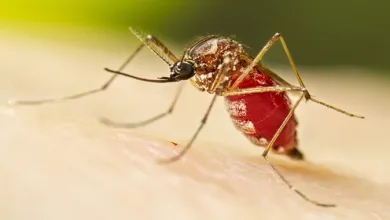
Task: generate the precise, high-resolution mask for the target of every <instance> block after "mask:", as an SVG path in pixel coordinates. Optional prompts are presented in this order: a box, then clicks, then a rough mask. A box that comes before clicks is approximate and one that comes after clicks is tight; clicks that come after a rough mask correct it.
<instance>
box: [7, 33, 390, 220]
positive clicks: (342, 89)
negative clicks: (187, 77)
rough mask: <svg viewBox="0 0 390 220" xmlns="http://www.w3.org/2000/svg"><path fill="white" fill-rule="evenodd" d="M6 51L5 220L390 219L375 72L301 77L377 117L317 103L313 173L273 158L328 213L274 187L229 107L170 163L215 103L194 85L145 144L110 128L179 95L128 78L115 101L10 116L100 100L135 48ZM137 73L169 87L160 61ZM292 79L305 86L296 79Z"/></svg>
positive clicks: (311, 127)
mask: <svg viewBox="0 0 390 220" xmlns="http://www.w3.org/2000/svg"><path fill="white" fill-rule="evenodd" d="M0 39H1V40H0V48H2V50H0V57H1V62H2V65H1V66H0V71H1V74H2V76H3V77H2V78H3V79H4V80H2V82H1V88H2V92H1V94H0V98H1V100H2V102H3V103H4V105H3V106H1V108H0V118H1V122H2V123H1V124H0V126H1V128H2V129H1V130H2V134H1V135H0V178H1V180H2V184H1V186H2V187H1V188H0V218H1V219H390V208H389V207H390V186H389V183H390V177H389V175H388V168H386V167H388V166H389V163H390V162H389V161H390V160H388V158H389V156H388V155H389V153H390V150H389V148H388V147H387V146H388V144H387V142H388V141H387V135H386V134H387V130H388V126H389V125H390V116H389V115H388V114H387V112H389V110H390V109H389V108H390V105H389V103H388V101H387V102H386V101H385V100H384V99H385V96H383V94H389V92H390V91H389V90H390V89H389V87H388V82H386V80H383V79H377V78H375V77H372V76H371V77H369V76H370V74H369V73H368V72H366V71H356V70H345V69H343V70H327V72H328V71H332V72H334V73H337V72H341V71H343V75H340V76H338V75H337V74H334V75H332V74H331V75H321V74H305V73H308V72H312V73H313V72H314V73H315V72H318V73H320V71H321V70H310V69H304V68H301V72H302V75H303V78H304V80H305V82H306V85H307V86H308V88H309V91H311V93H312V94H313V95H314V96H315V97H317V98H318V99H322V100H324V101H328V102H330V103H332V104H334V105H337V106H338V107H341V108H346V109H347V110H349V111H352V112H354V113H355V112H356V113H359V114H363V115H365V116H366V117H367V118H366V119H364V120H360V119H353V118H349V117H346V116H344V115H341V114H339V113H337V112H333V111H331V110H329V109H326V108H324V107H321V106H319V105H316V104H314V103H307V104H305V103H303V104H302V105H301V106H299V107H298V110H297V117H298V120H299V126H298V128H297V129H298V136H299V143H300V147H299V148H300V149H301V150H302V151H303V152H304V153H305V155H306V158H307V160H306V161H304V162H295V161H291V160H289V159H288V158H284V157H280V156H275V155H271V156H270V160H271V161H272V162H273V163H274V164H275V165H276V166H277V167H278V168H280V170H281V172H282V173H283V174H284V175H285V177H286V178H287V179H288V180H289V181H290V182H291V183H293V185H294V186H295V187H296V188H298V189H300V190H301V191H302V192H304V193H305V194H307V195H308V196H309V197H310V198H312V199H314V200H318V201H321V202H325V203H335V204H336V205H337V207H336V208H320V207H315V206H314V205H312V204H310V203H308V202H305V201H303V200H302V199H301V198H300V197H298V196H297V195H296V194H295V193H294V192H292V191H290V190H289V189H288V188H287V187H286V186H285V185H284V183H283V182H281V181H280V180H279V179H278V177H276V176H275V175H274V174H273V173H272V171H271V169H270V167H269V166H268V165H267V164H266V163H265V161H264V159H263V158H262V157H261V153H262V150H263V148H259V147H256V146H254V145H252V144H251V143H250V142H249V141H247V140H246V139H245V138H244V137H243V136H242V135H241V134H240V133H239V132H238V131H237V130H235V128H234V127H233V125H232V123H231V122H230V121H229V117H228V115H227V112H226V111H225V109H224V104H223V99H222V98H220V99H219V100H218V101H217V103H216V105H215V108H214V109H213V110H212V113H211V115H210V120H209V121H208V123H207V125H206V127H205V129H204V130H203V131H202V133H201V134H200V136H199V139H197V141H196V142H195V143H194V146H193V148H192V149H191V150H190V151H189V153H188V154H186V155H185V157H184V158H182V160H180V161H178V162H176V163H173V164H169V165H161V164H158V163H156V160H157V159H161V158H167V157H170V156H172V155H174V154H175V151H179V150H180V149H181V148H183V147H184V146H185V144H186V143H187V141H188V140H189V139H190V137H191V135H192V134H193V132H194V131H195V129H196V128H197V126H198V125H199V123H200V119H201V118H202V116H203V113H204V112H205V111H206V108H207V105H208V102H209V101H210V100H211V96H210V95H208V94H206V93H200V92H198V91H196V89H194V88H192V87H191V85H189V84H188V85H186V87H185V89H184V92H183V94H182V96H181V97H180V99H179V102H178V105H177V108H176V109H175V111H174V113H173V114H172V115H170V116H169V117H167V118H165V119H162V120H161V121H158V122H156V123H154V124H152V125H150V126H148V127H145V128H141V129H137V130H128V129H117V128H112V127H108V126H105V125H102V124H101V123H99V121H98V119H99V118H100V117H102V116H104V117H108V118H111V119H113V120H116V121H123V122H124V121H129V122H134V121H140V120H142V119H146V118H148V117H150V116H153V115H155V114H158V113H160V112H162V111H164V110H166V109H167V108H168V107H169V104H170V100H171V99H172V98H173V96H174V93H175V90H176V87H177V85H174V84H172V85H155V84H147V83H144V82H136V81H134V80H131V79H127V78H124V77H119V78H118V80H117V81H116V82H115V83H114V84H113V85H112V87H111V88H109V89H108V90H107V91H106V92H104V93H98V94H96V95H93V96H90V97H86V98H83V99H79V100H74V101H67V102H63V103H58V104H50V105H41V106H7V105H6V104H5V103H6V102H7V100H9V99H11V98H13V99H16V98H24V99H34V98H35V99H36V98H50V97H59V96H61V95H68V94H72V93H76V92H80V91H84V90H87V89H92V88H94V87H97V86H99V85H100V83H102V82H104V81H105V80H106V79H107V78H108V77H109V76H110V75H109V73H106V72H104V71H103V70H102V68H103V67H106V66H107V67H111V68H116V66H119V65H120V62H121V61H122V60H124V58H125V57H126V56H127V54H128V53H129V52H130V51H129V49H131V48H135V46H133V45H135V44H132V46H131V47H130V46H129V47H128V48H125V47H116V48H117V49H118V50H117V51H116V52H115V53H114V51H115V50H114V49H110V50H109V51H106V50H105V48H107V47H106V46H105V47H102V48H101V49H99V48H97V47H95V46H91V44H88V42H85V45H77V46H69V45H64V43H65V42H59V41H49V40H47V39H43V40H42V39H39V38H38V37H35V38H33V37H31V36H30V37H26V36H22V35H20V34H15V33H6V32H2V33H1V34H0ZM68 44H69V43H68ZM115 46H116V45H115V44H113V47H115ZM126 71H127V72H132V73H133V74H136V75H142V76H146V77H157V76H165V75H167V74H168V68H167V67H166V66H165V65H164V63H163V62H161V61H160V60H158V58H155V57H153V54H152V53H149V52H148V51H147V50H145V51H143V52H142V54H141V55H140V57H139V58H137V59H136V60H134V63H133V65H132V66H131V67H129V68H128V69H126ZM280 72H281V73H282V76H283V77H285V78H287V79H288V80H294V78H293V75H292V73H291V71H290V70H289V69H283V70H280ZM348 73H349V74H348ZM325 76H326V77H325ZM357 76H358V77H357ZM363 88H364V89H363ZM381 97H382V98H381ZM294 100H295V98H294ZM171 141H174V142H176V143H178V145H177V146H175V145H174V144H172V143H171Z"/></svg>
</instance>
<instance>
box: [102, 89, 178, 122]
mask: <svg viewBox="0 0 390 220" xmlns="http://www.w3.org/2000/svg"><path fill="white" fill-rule="evenodd" d="M183 87H184V83H180V85H179V88H178V90H177V92H176V95H175V97H174V99H173V101H172V103H171V105H170V107H169V108H168V110H167V111H165V112H163V113H160V114H157V115H155V116H153V117H151V118H149V119H146V120H144V121H140V122H136V123H120V122H114V121H111V120H110V119H107V118H101V119H100V121H101V122H102V123H103V124H105V125H108V126H112V127H118V128H137V127H141V126H145V125H148V124H150V123H152V122H155V121H157V120H159V119H161V118H164V117H165V116H167V115H170V114H171V113H172V112H173V110H174V109H175V106H176V103H177V100H178V99H179V96H180V94H181V92H182V90H183Z"/></svg>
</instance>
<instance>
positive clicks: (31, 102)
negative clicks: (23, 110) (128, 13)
mask: <svg viewBox="0 0 390 220" xmlns="http://www.w3.org/2000/svg"><path fill="white" fill-rule="evenodd" d="M143 47H144V44H141V45H140V46H139V47H138V48H137V49H136V50H135V51H134V52H133V53H132V54H131V55H130V56H129V57H128V58H127V59H126V61H125V62H124V63H123V64H122V65H121V66H120V67H119V69H118V71H121V70H123V69H124V68H125V67H126V66H127V65H128V64H129V63H130V62H131V61H132V60H133V58H134V57H135V56H136V55H137V54H138V53H139V51H141V49H142V48H143ZM117 76H118V75H117V74H114V75H113V76H111V77H110V78H109V79H108V80H107V82H105V83H104V84H103V85H102V86H100V87H99V88H96V89H91V90H89V91H85V92H81V93H77V94H73V95H69V96H65V97H61V98H53V99H41V100H10V101H8V104H9V105H41V104H47V103H55V102H61V101H65V100H72V99H78V98H81V97H84V96H88V95H92V94H95V93H98V92H102V91H104V90H106V89H107V88H108V87H109V86H110V85H111V84H112V82H113V81H114V80H115V78H116V77H117Z"/></svg>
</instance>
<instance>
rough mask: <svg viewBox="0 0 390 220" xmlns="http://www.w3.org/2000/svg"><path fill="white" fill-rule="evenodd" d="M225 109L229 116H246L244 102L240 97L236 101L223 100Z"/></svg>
mask: <svg viewBox="0 0 390 220" xmlns="http://www.w3.org/2000/svg"><path fill="white" fill-rule="evenodd" d="M225 104H226V108H227V111H228V112H229V114H230V115H231V116H246V112H247V109H246V103H245V100H243V99H241V100H238V101H229V100H226V101H225Z"/></svg>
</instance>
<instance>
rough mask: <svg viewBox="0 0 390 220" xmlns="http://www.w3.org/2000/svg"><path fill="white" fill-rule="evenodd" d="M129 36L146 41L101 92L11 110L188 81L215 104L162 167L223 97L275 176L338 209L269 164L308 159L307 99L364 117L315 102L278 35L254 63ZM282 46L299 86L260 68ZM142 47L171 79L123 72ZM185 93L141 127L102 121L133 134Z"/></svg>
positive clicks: (225, 48)
mask: <svg viewBox="0 0 390 220" xmlns="http://www.w3.org/2000/svg"><path fill="white" fill-rule="evenodd" d="M130 30H131V31H132V32H133V34H134V35H135V36H137V37H138V38H139V39H140V40H141V41H142V44H141V45H140V46H139V47H138V48H137V49H136V50H135V52H134V53H132V54H131V55H130V56H129V58H128V59H127V60H126V61H125V63H124V64H122V65H121V67H120V68H119V69H118V70H111V69H108V68H106V71H109V72H111V73H114V74H113V75H112V76H111V78H110V79H109V80H108V81H107V82H106V83H105V84H103V85H102V86H101V87H100V88H97V89H93V90H89V91H86V92H83V93H79V94H75V95H71V96H66V97H63V98H59V99H46V100H37V101H15V102H13V104H19V105H34V104H43V103H49V102H58V101H63V100H68V99H77V98H80V97H83V96H87V95H90V94H94V93H97V92H100V91H104V90H105V89H107V88H108V87H109V86H110V85H111V84H112V82H113V81H114V79H115V78H116V77H117V76H118V75H122V76H127V77H130V78H133V79H137V80H141V81H145V82H152V83H175V82H180V81H186V80H189V81H190V82H191V84H192V85H193V86H195V87H196V88H197V89H198V90H200V91H203V92H208V93H210V94H213V98H212V100H211V103H210V105H209V107H208V109H207V110H206V113H205V114H204V116H203V119H202V121H201V124H200V125H199V127H198V129H197V130H196V132H195V133H194V135H193V136H192V138H191V139H190V141H189V142H188V144H187V145H186V146H185V147H184V148H183V149H182V150H181V151H180V152H179V153H178V154H177V155H175V156H173V157H172V158H169V159H167V160H164V161H161V162H163V163H170V162H173V161H176V160H178V159H180V158H181V157H182V156H183V155H185V153H186V152H187V151H188V150H189V149H190V147H191V146H192V143H193V142H194V141H195V139H196V137H197V136H198V134H199V132H200V131H201V130H202V128H203V126H204V125H205V124H206V121H207V119H208V116H209V113H210V111H211V109H212V107H213V105H214V102H215V100H216V98H217V97H218V96H223V97H225V104H226V108H227V110H228V112H229V114H230V117H231V119H232V121H233V124H234V125H235V127H236V128H237V129H238V130H240V131H241V132H242V133H243V134H244V135H245V136H246V137H247V138H248V139H249V140H250V141H251V142H252V143H254V144H255V145H258V146H262V147H265V150H264V152H263V154H262V155H263V157H264V159H265V160H266V161H267V163H268V164H269V165H270V166H271V168H272V170H273V171H274V172H275V174H277V175H278V176H279V177H280V178H281V180H283V182H284V183H285V184H286V185H287V186H288V187H289V188H290V189H291V190H293V191H295V192H296V193H297V194H298V195H299V196H301V197H302V198H303V199H304V200H306V201H308V202H310V203H313V204H315V205H317V206H322V207H334V206H335V205H333V204H324V203H319V202H316V201H314V200H311V199H310V198H309V197H307V196H306V195H305V194H304V193H302V192H300V191H299V190H297V189H295V188H294V187H293V185H292V184H290V183H289V181H287V180H286V179H285V178H284V176H283V175H282V174H281V173H280V172H279V171H278V169H277V168H276V167H275V166H274V165H273V164H272V163H271V162H270V161H269V160H268V153H269V152H270V151H271V150H273V151H274V152H276V153H279V154H284V155H287V156H289V157H290V158H292V159H298V160H302V159H303V158H304V156H303V154H302V153H301V152H300V151H299V150H298V148H297V147H298V141H297V131H296V127H297V120H296V118H295V116H294V111H295V109H296V108H297V106H298V105H299V104H300V103H301V101H302V100H303V99H306V100H307V101H313V102H316V103H318V104H321V105H324V106H326V107H328V108H330V109H333V110H336V111H338V112H341V113H343V114H346V115H348V116H351V117H357V118H363V117H362V116H358V115H355V114H351V113H348V112H346V111H344V110H341V109H339V108H336V107H334V106H332V105H329V104H327V103H324V102H322V101H319V100H317V99H314V98H312V97H311V95H310V93H309V91H308V90H307V88H306V86H305V85H304V83H303V81H302V79H301V77H300V74H299V72H298V70H297V68H296V66H295V64H294V62H293V59H292V57H291V54H290V52H289V50H288V48H287V45H286V43H285V41H284V39H283V37H282V36H281V35H280V34H278V33H277V34H275V35H273V36H272V37H271V38H270V40H269V41H268V42H267V44H266V45H265V46H264V47H263V49H262V50H261V51H260V52H259V53H258V54H257V56H256V57H254V58H253V57H250V56H249V55H247V54H246V52H245V51H244V49H243V47H242V46H241V44H239V43H238V42H236V41H234V40H232V39H230V38H227V37H223V36H217V35H212V36H208V37H205V38H203V39H201V40H199V41H197V42H196V43H195V44H194V45H193V46H191V47H189V48H188V49H186V50H185V52H184V54H183V55H182V56H181V58H180V59H179V58H178V57H176V56H175V55H174V54H173V53H172V52H171V51H170V50H169V49H168V48H167V47H166V46H165V45H164V44H163V43H162V42H160V41H159V40H158V39H157V38H155V37H153V36H151V35H144V34H141V33H140V32H138V31H136V30H135V29H133V28H130ZM278 40H280V42H281V43H282V46H283V48H284V51H285V53H286V55H287V58H288V59H289V62H290V64H291V66H292V69H293V71H294V73H295V76H296V78H297V80H298V83H299V86H294V85H292V84H290V83H288V82H287V81H285V80H284V79H282V78H281V77H280V76H278V75H277V74H276V73H274V72H273V71H271V70H270V69H268V68H267V67H265V66H264V65H263V64H262V63H261V62H260V61H261V60H262V58H263V56H264V54H265V53H266V52H267V51H268V50H269V49H270V48H271V46H272V45H273V44H274V43H275V42H276V41H278ZM144 46H147V47H148V48H149V49H150V50H152V51H153V52H154V53H155V54H156V55H157V56H159V57H160V58H161V59H162V60H163V61H164V62H166V63H167V64H168V65H169V67H170V71H171V74H170V75H169V76H167V77H160V78H158V79H146V78H142V77H138V76H134V75H130V74H127V73H124V72H122V71H123V69H124V68H125V67H126V66H127V65H128V64H129V63H130V62H131V61H132V60H133V58H134V57H135V56H136V55H137V54H138V53H139V51H141V49H142V48H143V47H144ZM182 88H183V83H180V85H179V88H178V92H177V93H176V96H175V97H174V99H173V101H172V103H171V106H170V108H169V109H168V110H167V111H165V112H163V113H161V114H158V115H155V116H154V117H151V118H149V119H147V120H145V121H141V122H138V123H118V122H113V121H111V120H108V119H102V122H103V123H105V124H107V125H111V126H115V127H125V128H135V127H139V126H144V125H147V124H149V123H152V122H154V121H156V120H158V119H161V118H163V117H164V116H166V115H169V114H170V113H172V112H173V110H174V107H175V105H176V102H177V100H178V98H179V95H180V92H181V90H182ZM287 92H292V93H296V94H299V98H298V100H297V101H296V102H295V103H292V102H291V100H290V98H289V97H288V96H287V94H286V93H287Z"/></svg>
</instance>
